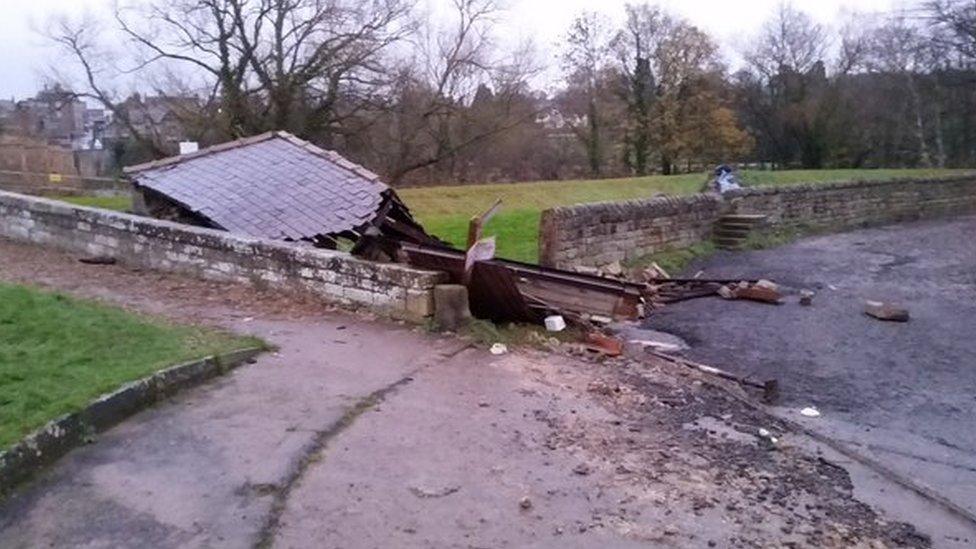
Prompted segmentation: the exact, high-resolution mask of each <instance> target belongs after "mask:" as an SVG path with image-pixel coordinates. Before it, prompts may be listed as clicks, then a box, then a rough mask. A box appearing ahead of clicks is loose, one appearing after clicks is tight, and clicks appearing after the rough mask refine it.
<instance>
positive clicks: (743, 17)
mask: <svg viewBox="0 0 976 549" xmlns="http://www.w3.org/2000/svg"><path fill="white" fill-rule="evenodd" d="M0 1H2V3H3V4H4V6H3V16H2V17H0V52H2V53H0V75H2V76H0V98H9V97H12V96H13V97H16V98H18V99H21V98H23V97H26V96H29V95H32V94H33V92H34V91H35V90H36V89H37V88H38V87H40V85H41V83H42V82H43V79H42V72H43V71H44V69H45V67H47V66H48V65H50V64H51V62H52V59H53V52H52V51H51V49H50V48H49V47H47V46H46V45H45V41H44V39H43V38H41V37H40V36H38V34H37V33H36V32H35V29H37V28H41V27H43V26H44V23H45V21H46V20H47V19H48V18H49V17H50V16H51V15H52V14H58V13H68V14H74V15H78V14H81V13H84V12H85V11H91V12H94V13H96V14H98V13H102V14H104V13H107V11H108V6H110V5H111V2H110V0H0ZM425 1H426V2H432V3H434V4H437V3H438V2H441V3H443V2H446V1H447V0H425ZM503 1H504V0H503ZM904 1H905V0H794V2H793V3H794V5H795V6H797V7H799V8H800V9H802V10H804V11H806V12H808V13H809V14H810V15H812V16H813V17H814V18H816V19H817V20H819V21H821V22H823V23H826V24H833V23H835V22H837V21H838V19H839V18H841V17H843V16H844V14H845V13H847V12H848V11H850V10H855V11H858V12H867V13H869V12H876V11H885V10H888V9H891V8H892V7H895V6H899V5H902V3H903V2H904ZM626 3H627V0H507V5H508V6H509V10H508V12H507V13H506V14H505V15H504V19H503V20H502V21H501V22H500V28H499V29H498V30H499V32H500V33H501V34H502V35H503V36H504V37H510V38H511V39H513V40H520V39H522V38H531V39H533V41H535V43H536V44H537V46H538V48H539V50H540V52H541V53H542V55H543V56H544V59H545V60H546V61H547V62H548V63H551V64H555V52H556V51H557V47H558V44H559V41H560V38H561V37H562V35H563V34H564V33H565V30H566V28H567V27H568V26H569V24H570V22H571V21H572V18H573V17H574V16H575V14H577V13H579V12H580V11H583V10H595V11H602V12H605V13H606V14H607V15H609V16H610V17H612V18H614V19H615V20H621V19H622V18H623V7H624V4H626ZM656 3H657V4H659V5H661V6H663V7H665V8H667V9H668V10H669V11H672V12H675V13H679V14H681V15H684V16H685V17H687V18H688V19H690V20H691V21H692V22H694V23H695V24H697V25H699V26H700V27H702V28H704V29H705V30H707V31H708V32H709V33H711V34H712V35H713V36H714V37H715V38H716V39H718V40H719V42H720V43H721V44H722V47H723V51H724V52H725V55H726V57H727V59H728V60H729V61H730V62H731V63H733V64H734V63H735V62H736V60H737V59H738V56H737V55H736V52H737V51H740V50H741V48H742V45H743V41H744V39H746V38H748V37H749V36H750V35H751V34H753V33H754V32H756V30H757V29H758V27H759V26H760V25H761V24H762V21H763V20H765V19H766V18H767V17H768V16H769V15H770V14H771V13H772V12H773V10H774V9H775V7H776V6H777V5H778V3H779V0H661V1H659V2H656Z"/></svg>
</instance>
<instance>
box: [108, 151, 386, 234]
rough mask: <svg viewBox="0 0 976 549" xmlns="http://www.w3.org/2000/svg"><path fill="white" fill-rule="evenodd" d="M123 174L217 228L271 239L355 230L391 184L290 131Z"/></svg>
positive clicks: (133, 168) (373, 211) (370, 216)
mask: <svg viewBox="0 0 976 549" xmlns="http://www.w3.org/2000/svg"><path fill="white" fill-rule="evenodd" d="M125 174H126V175H127V176H128V177H129V178H130V179H131V180H132V181H133V182H134V183H135V185H136V186H137V187H145V188H147V189H151V190H153V191H156V192H157V193H160V194H162V195H164V196H166V197H167V198H169V199H170V200H172V201H173V202H176V203H177V204H179V205H180V206H182V207H184V208H187V209H188V210H190V211H192V212H194V213H196V214H197V215H199V216H202V217H204V218H206V219H207V220H209V221H210V222H212V223H213V224H214V225H215V226H217V227H219V228H222V229H225V230H227V231H231V232H235V233H243V234H247V235H250V236H256V237H262V238H273V239H291V240H300V239H303V238H312V237H314V236H316V235H327V234H337V233H341V232H343V231H347V230H349V229H354V228H356V227H359V226H361V225H363V224H364V223H366V222H368V221H371V220H372V219H373V218H374V217H375V216H376V213H377V210H378V209H379V208H380V206H381V204H382V203H383V200H384V193H385V191H387V190H388V189H389V187H387V186H386V185H385V184H384V183H383V182H381V181H380V179H379V176H377V175H376V174H374V173H372V172H370V171H369V170H366V169H365V168H363V167H361V166H359V165H357V164H354V163H352V162H350V161H348V160H346V159H345V158H343V157H342V156H340V155H339V154H338V153H335V152H332V151H326V150H323V149H320V148H319V147H316V146H315V145H312V144H311V143H308V142H306V141H302V140H301V139H298V138H297V137H295V136H293V135H291V134H289V133H287V132H269V133H265V134H261V135H257V136H254V137H248V138H244V139H239V140H237V141H231V142H228V143H223V144H221V145H216V146H213V147H209V148H206V149H201V150H200V151H198V152H195V153H191V154H185V155H181V156H175V157H172V158H166V159H163V160H157V161H154V162H149V163H146V164H140V165H137V166H131V167H128V168H126V169H125Z"/></svg>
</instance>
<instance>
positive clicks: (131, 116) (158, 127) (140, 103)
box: [104, 94, 201, 152]
mask: <svg viewBox="0 0 976 549" xmlns="http://www.w3.org/2000/svg"><path fill="white" fill-rule="evenodd" d="M119 109H120V110H121V111H123V112H124V113H125V117H126V118H127V121H128V123H125V122H124V121H123V120H121V119H115V120H113V121H111V122H110V123H108V124H107V126H106V128H105V131H104V135H105V138H106V139H108V140H114V141H120V140H121V141H124V140H130V139H133V137H134V135H133V130H135V132H136V133H138V134H139V135H140V136H143V137H145V138H148V139H152V140H153V141H155V142H157V143H158V144H159V146H161V147H162V148H163V149H165V150H167V151H173V152H176V151H178V150H179V143H180V141H185V140H186V139H187V129H186V121H187V120H188V119H189V118H191V117H193V116H195V115H197V114H199V112H200V109H201V106H200V104H199V101H198V100H197V99H196V98H195V97H167V96H147V97H143V96H141V95H139V94H134V95H132V96H131V97H129V98H128V99H126V100H125V101H123V102H122V103H121V104H120V105H119ZM130 125H131V127H130Z"/></svg>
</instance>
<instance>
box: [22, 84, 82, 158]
mask: <svg viewBox="0 0 976 549" xmlns="http://www.w3.org/2000/svg"><path fill="white" fill-rule="evenodd" d="M87 108H88V107H87V106H86V105H85V103H84V102H82V101H80V100H79V99H78V98H77V97H76V96H75V94H74V93H72V92H71V91H70V90H65V89H64V88H61V87H60V86H54V87H52V88H44V89H43V90H41V91H39V92H37V95H35V96H34V97H32V98H30V99H25V100H23V101H19V102H18V103H17V105H16V108H15V110H14V113H13V115H12V117H11V118H12V119H13V120H14V123H13V124H11V126H12V129H13V130H14V131H16V132H17V133H19V134H20V135H24V136H28V137H33V138H35V139H42V140H44V141H46V142H47V143H48V144H50V145H57V146H61V147H66V148H71V147H72V145H73V144H74V143H75V142H76V140H78V139H79V138H82V137H84V135H85V133H86V129H85V112H86V110H87Z"/></svg>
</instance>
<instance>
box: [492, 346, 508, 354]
mask: <svg viewBox="0 0 976 549" xmlns="http://www.w3.org/2000/svg"><path fill="white" fill-rule="evenodd" d="M489 352H491V354H493V355H503V354H505V353H507V352H508V346H507V345H505V344H504V343H496V344H494V345H492V346H491V349H489Z"/></svg>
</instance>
